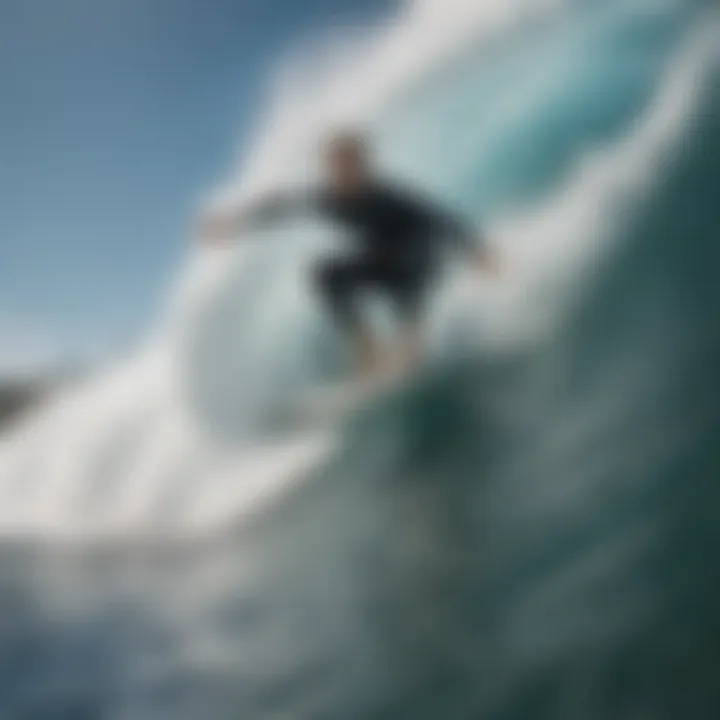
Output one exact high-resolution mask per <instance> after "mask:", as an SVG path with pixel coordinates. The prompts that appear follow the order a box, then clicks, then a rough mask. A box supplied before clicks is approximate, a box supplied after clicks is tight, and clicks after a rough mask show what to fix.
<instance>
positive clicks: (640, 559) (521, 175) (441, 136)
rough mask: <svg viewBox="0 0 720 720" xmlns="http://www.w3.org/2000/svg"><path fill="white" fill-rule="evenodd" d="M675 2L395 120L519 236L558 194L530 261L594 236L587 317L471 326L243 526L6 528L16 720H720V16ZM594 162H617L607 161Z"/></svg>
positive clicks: (528, 47) (550, 46) (409, 141)
mask: <svg viewBox="0 0 720 720" xmlns="http://www.w3.org/2000/svg"><path fill="white" fill-rule="evenodd" d="M654 5H655V4H653V3H648V2H645V3H629V2H623V3H619V2H604V3H590V2H584V3H578V4H577V5H574V6H573V9H572V11H569V12H567V13H563V14H561V15H558V16H554V17H553V18H552V19H551V20H547V22H546V23H544V24H541V25H538V26H537V27H535V28H534V29H532V30H531V29H525V30H523V32H521V33H518V34H517V35H512V36H511V37H509V38H505V39H504V40H503V43H498V44H495V45H493V44H492V43H490V44H489V45H483V46H482V48H475V49H473V48H469V49H468V50H467V52H466V53H465V54H463V55H462V56H461V57H460V58H456V59H455V60H454V61H453V62H452V63H450V64H449V65H443V66H442V67H439V68H437V72H436V73H435V74H434V75H433V76H432V77H429V78H427V79H426V81H425V82H424V83H420V84H418V85H417V86H414V87H413V88H412V89H411V91H409V92H408V93H407V94H406V95H404V96H403V97H402V98H398V99H397V103H396V105H395V106H394V107H393V108H392V109H391V110H390V111H389V112H388V114H387V116H385V117H384V119H383V120H382V121H380V122H379V124H378V128H377V132H378V136H379V140H380V143H381V148H382V152H383V157H384V158H385V159H386V161H387V163H388V164H389V165H391V166H392V167H393V168H394V169H395V170H396V172H398V173H401V174H407V175H411V176H413V177H415V178H419V179H421V180H423V181H424V182H426V183H428V184H430V185H432V186H433V187H434V188H435V189H436V190H437V191H438V192H440V193H442V194H444V195H446V196H447V197H448V198H450V199H454V200H455V201H456V202H458V203H463V204H465V205H466V207H470V205H472V208H474V209H475V210H477V208H481V210H482V212H481V213H480V214H481V215H482V216H483V217H484V218H487V222H488V224H489V226H490V227H495V223H497V227H498V237H501V238H505V237H508V238H509V239H510V241H512V240H515V239H516V235H515V234H514V233H515V231H511V230H512V228H513V227H514V226H513V225H512V221H511V220H507V219H506V218H507V217H508V216H509V217H511V218H512V217H514V216H515V215H517V214H519V213H528V214H529V217H530V220H529V221H528V223H529V225H530V228H531V229H530V231H528V233H527V237H526V236H525V235H522V236H521V239H520V240H522V242H521V241H520V240H516V242H518V247H519V250H518V257H519V258H520V259H523V258H527V257H530V258H534V257H535V255H533V254H532V248H529V249H528V248H527V247H526V245H524V244H523V243H525V242H530V241H533V242H535V243H537V244H540V248H539V250H540V252H539V255H538V258H539V260H538V262H540V261H542V259H543V258H547V257H548V256H549V255H554V254H557V256H558V267H562V266H563V262H562V261H563V259H564V257H565V255H566V254H568V253H570V254H572V252H574V251H575V250H574V249H575V248H576V245H572V244H571V245H560V246H558V245H556V244H554V243H553V242H549V241H548V233H550V232H551V231H554V232H557V233H558V234H562V233H566V234H567V235H568V237H569V238H570V240H573V239H574V238H578V242H579V239H582V238H589V239H588V240H587V246H588V247H590V248H591V250H590V251H588V252H589V259H588V257H587V256H586V255H587V252H586V253H585V255H583V257H584V260H583V262H579V261H578V262H577V263H575V264H573V265H572V266H571V268H570V271H569V280H566V281H563V283H560V282H559V281H558V282H555V283H551V285H552V290H553V292H552V293H550V295H551V296H552V297H553V299H554V300H555V301H556V302H557V303H560V304H561V305H562V308H563V312H561V313H556V314H553V322H552V323H549V324H546V325H545V324H543V325H542V326H541V327H542V332H540V333H538V332H534V333H531V338H532V341H528V340H527V338H524V336H523V338H524V341H523V342H514V343H511V344H510V345H507V346H505V345H502V346H501V347H500V349H497V350H495V351H494V352H492V353H487V352H480V351H479V349H478V347H477V346H476V345H474V344H473V343H472V342H471V341H469V340H468V336H469V335H471V333H470V329H471V328H472V327H473V323H474V322H475V320H476V318H475V316H474V315H473V313H464V314H463V313H456V314H454V315H452V318H453V324H452V328H445V331H446V332H448V333H449V335H450V336H451V337H453V338H455V339H456V340H457V345H458V347H460V346H462V345H463V342H465V343H466V346H467V352H465V353H461V352H458V353H457V354H456V355H454V356H453V357H451V358H449V359H445V360H444V361H443V362H438V363H435V364H434V365H433V366H432V368H431V369H430V370H428V371H427V372H426V373H425V374H424V375H423V376H422V377H420V378H418V379H417V380H416V381H415V382H414V383H413V384H412V385H411V386H410V387H408V388H406V389H404V390H402V391H400V392H399V393H397V394H395V395H392V396H390V397H387V398H385V399H383V400H381V401H379V402H378V403H377V404H376V405H374V406H373V407H370V408H369V409H368V410H367V411H366V412H365V413H363V414H362V415H361V416H359V417H357V418H356V419H355V420H354V421H353V422H352V423H351V425H350V426H349V427H347V428H345V429H344V430H343V433H342V442H341V450H340V451H339V452H338V453H337V454H336V455H334V456H333V458H332V459H331V460H329V461H328V462H326V463H325V464H324V465H323V466H322V467H320V468H317V469H313V470H311V471H306V472H305V473H304V475H306V477H305V479H304V482H302V483H298V484H297V485H296V486H295V487H294V488H293V489H292V491H291V492H288V493H287V494H286V495H285V496H284V497H283V498H282V501H281V502H278V503H276V504H275V505H273V506H272V508H271V509H269V510H267V511H259V512H257V514H256V515H255V516H252V517H249V518H248V517H245V518H243V521H242V522H240V521H238V522H237V523H236V524H234V525H233V526H232V527H230V528H229V529H227V530H226V531H224V532H222V533H216V534H215V535H211V536H209V537H207V538H205V539H203V540H198V539H195V540H192V539H186V540H173V541H169V540H167V541H163V542H156V543H148V542H141V541H139V540H138V541H135V542H132V541H123V542H117V541H112V542H110V541H106V542H101V541H99V540H98V541H95V542H90V543H86V544H81V545H77V544H75V545H72V544H71V545H67V546H64V545H59V544H58V543H48V541H47V540H42V539H41V540H27V539H19V538H18V539H14V540H10V539H8V540H5V541H3V544H2V546H0V588H2V592H1V593H0V711H1V712H0V714H4V716H7V717H9V718H13V719H14V718H19V719H24V718H53V719H54V718H72V719H73V720H74V719H75V718H78V719H82V718H90V719H94V718H132V719H135V718H138V719H145V718H154V719H160V718H172V719H173V720H176V719H182V718H188V719H193V720H194V719H195V718H202V719H203V720H204V719H213V718H219V719H220V718H221V719H224V718H242V719H245V718H258V719H263V720H264V719H265V718H273V719H274V718H292V719H293V720H296V719H299V720H302V719H305V718H308V719H312V720H315V719H316V718H317V719H320V718H328V719H336V718H340V719H345V718H348V719H351V718H393V719H394V720H395V719H402V718H408V719H409V718H412V719H413V720H415V719H422V718H433V719H434V718H442V719H443V720H444V719H446V718H450V719H452V718H458V719H461V720H464V719H465V718H468V719H471V718H479V717H481V718H498V719H508V720H511V719H512V720H516V719H517V720H524V719H525V718H533V720H536V719H537V720H541V719H542V718H548V719H553V720H554V719H556V718H557V719H558V720H562V719H565V718H568V719H572V720H576V719H578V718H589V719H593V720H594V719H595V718H597V719H600V718H603V719H604V718H614V719H624V718H628V719H629V718H640V717H642V718H653V719H654V718H663V719H664V718H668V719H673V720H674V719H675V718H693V719H704V718H707V719H708V720H710V719H711V718H716V717H718V714H719V712H720V696H718V691H717V677H718V673H719V672H720V644H719V641H720V638H718V634H717V628H718V627H720V622H719V621H720V617H718V613H719V611H718V608H719V607H720V603H719V602H718V582H717V571H716V565H717V563H716V561H715V554H716V552H717V549H718V547H720V542H719V541H720V530H718V527H720V526H719V525H718V523H717V513H718V507H720V485H718V482H717V479H718V476H719V475H720V451H719V450H718V434H719V432H720V407H719V406H718V403H717V397H718V394H719V393H720V387H718V380H717V379H716V376H717V368H718V366H719V361H720V330H719V329H718V328H720V325H719V324H718V322H717V308H718V307H720V297H718V295H719V294H720V286H719V285H718V283H717V278H716V274H717V273H716V269H717V267H718V262H720V249H718V247H719V246H718V243H717V227H718V224H719V223H718V221H720V206H719V205H718V202H717V192H718V189H719V188H720V133H719V132H718V122H717V118H718V117H720V80H719V78H720V75H719V74H718V66H717V63H716V64H715V65H714V68H715V70H714V71H712V70H711V71H709V72H706V73H704V74H703V83H702V86H701V91H700V92H699V94H698V96H699V99H697V101H693V102H692V103H691V102H690V100H689V99H688V97H686V96H685V95H684V94H682V93H680V94H677V95H676V94H675V93H674V92H670V94H669V95H668V92H669V91H668V88H671V89H672V87H674V85H673V81H672V79H671V78H672V76H673V72H674V70H673V69H674V68H676V67H677V66H679V65H682V61H681V60H679V59H678V58H681V57H683V56H684V55H683V53H684V50H683V49H684V48H686V47H687V43H688V42H690V43H691V46H692V43H693V42H694V41H692V38H693V37H694V35H693V33H694V32H695V31H696V30H697V29H698V27H699V26H704V27H705V28H706V29H707V28H710V30H712V27H713V26H712V25H711V18H712V15H711V14H710V13H709V12H708V11H713V10H714V12H715V16H717V8H714V7H713V6H712V5H711V4H709V3H707V4H701V3H696V4H691V3H665V4H664V10H663V11H662V12H659V11H655V12H650V10H649V8H652V7H654ZM643 7H644V8H645V11H641V10H640V8H643ZM704 12H705V13H707V14H703V13H704ZM715 20H717V17H715ZM714 37H717V34H715V36H714ZM489 57H491V58H492V62H489V60H488V58H489ZM689 67H690V70H689V72H688V73H686V74H682V73H681V74H680V76H679V77H680V81H681V82H678V83H677V85H678V87H680V88H683V87H686V86H687V85H688V83H689V82H690V81H691V80H692V79H693V78H697V79H698V80H699V78H700V73H699V71H698V72H696V71H695V70H694V69H693V68H694V66H692V64H691V65H690V66H689ZM518 84H522V87H521V90H522V92H519V93H518V92H517V88H518ZM511 91H514V92H511ZM667 97H670V99H671V100H673V98H675V100H673V101H672V102H664V101H663V98H666V99H667ZM518 103H519V105H518ZM666 106H667V107H669V108H670V110H672V112H668V113H665V112H664V111H663V112H659V111H657V109H658V108H660V109H662V108H663V107H666ZM678 106H679V108H680V109H679V110H677V108H678ZM673 109H674V110H673ZM656 111H657V112H656ZM676 116H677V117H678V118H680V120H682V121H683V122H685V121H688V120H689V123H688V124H685V125H683V126H682V127H681V128H680V130H679V131H678V130H677V128H675V129H674V130H673V126H674V125H676V124H677V122H675V120H674V119H673V118H675V117H676ZM648 138H650V139H651V140H652V139H653V138H657V142H655V141H653V142H650V141H649V140H648ZM645 145H646V146H647V149H646V151H643V152H640V150H639V148H641V147H644V146H645ZM618 148H619V150H618ZM411 151H412V152H411ZM587 153H590V154H592V155H594V156H595V157H599V158H601V159H603V158H604V159H605V162H606V165H607V167H608V170H607V171H606V174H605V175H606V176H607V177H608V178H609V179H608V180H606V181H602V182H601V181H592V182H588V181H587V180H583V177H587V176H584V175H583V174H582V173H581V172H580V170H581V168H582V162H583V161H582V158H583V157H585V156H586V154H587ZM648 158H650V160H652V162H650V160H649V159H648ZM624 161H627V163H628V165H629V168H625V165H624ZM640 165H643V166H645V165H646V166H647V168H646V171H645V172H643V173H641V174H640V176H639V177H640V180H638V176H637V174H636V171H637V168H638V166H640ZM605 175H604V176H603V177H605ZM638 185H639V186H641V189H642V191H639V190H638ZM573 188H574V189H575V191H576V192H577V196H576V195H574V194H573ZM564 198H565V199H564ZM543 213H545V215H550V216H551V218H553V217H557V218H558V219H557V220H553V221H552V222H547V223H546V224H544V221H542V217H545V215H544V214H543ZM536 215H538V217H540V218H541V219H539V220H538V219H537V218H536ZM568 218H570V219H568ZM505 223H510V224H509V225H506V224H505ZM507 228H511V229H510V230H508V229H507ZM538 228H539V229H538ZM528 238H529V239H528ZM590 238H595V240H593V241H592V242H591V240H590ZM551 239H552V238H551ZM568 242H570V241H568ZM546 243H547V244H546ZM593 243H595V244H593ZM523 253H525V254H523ZM552 277H556V276H552ZM539 285H540V287H539V289H538V287H536V286H535V285H529V286H528V287H527V288H525V286H523V288H524V292H522V293H520V294H519V295H517V296H516V295H513V296H512V298H511V300H512V302H511V303H510V310H509V311H507V312H508V313H509V315H508V317H511V318H515V317H516V314H517V313H518V312H520V313H521V314H525V313H527V312H529V310H528V308H530V309H532V308H538V307H540V306H542V305H543V304H544V303H545V302H546V296H547V291H546V288H545V287H544V286H543V283H540V284H539ZM559 285H562V286H563V287H565V285H567V288H566V291H565V292H563V293H561V298H559V299H558V298H555V296H554V291H555V290H557V287H556V286H559ZM525 291H526V292H525ZM526 295H527V297H526ZM453 297H454V295H453V288H452V287H448V288H447V289H446V297H445V300H444V301H443V300H442V299H441V302H446V303H447V304H448V305H453V304H459V303H460V300H457V299H453ZM528 298H529V299H528ZM551 305H552V307H555V305H554V304H551ZM531 315H532V314H531ZM248 322H249V320H248ZM531 325H532V326H533V327H534V324H533V323H531ZM193 407H194V408H195V410H196V412H197V413H198V416H199V417H201V418H204V419H205V420H207V422H208V425H209V426H210V427H223V428H224V429H226V430H227V429H228V427H229V426H231V425H232V422H231V420H232V418H231V419H230V420H229V419H228V417H227V416H226V415H225V414H224V413H223V412H216V414H215V415H213V411H217V408H218V405H217V404H213V403H212V402H209V403H207V404H206V405H197V406H193Z"/></svg>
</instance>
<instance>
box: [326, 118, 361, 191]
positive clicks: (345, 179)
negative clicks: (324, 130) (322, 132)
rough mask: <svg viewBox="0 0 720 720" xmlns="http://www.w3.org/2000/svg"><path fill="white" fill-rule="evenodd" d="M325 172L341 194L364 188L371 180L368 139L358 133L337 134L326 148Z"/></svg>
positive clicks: (330, 137) (331, 183)
mask: <svg viewBox="0 0 720 720" xmlns="http://www.w3.org/2000/svg"><path fill="white" fill-rule="evenodd" d="M324 162H325V171H326V173H327V178H328V182H329V183H330V185H331V186H332V187H333V188H334V189H336V190H339V191H340V192H353V191H355V190H358V189H360V188H362V187H363V186H364V185H365V184H366V183H367V181H368V180H369V178H370V152H369V148H368V141H367V138H366V137H365V136H364V135H362V134H360V133H357V132H351V131H341V132H335V133H333V134H332V135H330V136H329V137H328V139H327V140H326V143H325V148H324Z"/></svg>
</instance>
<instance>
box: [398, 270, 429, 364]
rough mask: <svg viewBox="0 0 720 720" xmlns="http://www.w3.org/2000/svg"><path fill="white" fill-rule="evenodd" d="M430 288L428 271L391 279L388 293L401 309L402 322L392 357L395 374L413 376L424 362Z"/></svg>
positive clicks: (399, 309) (400, 318)
mask: <svg viewBox="0 0 720 720" xmlns="http://www.w3.org/2000/svg"><path fill="white" fill-rule="evenodd" d="M428 285H429V283H428V282H427V274H426V273H424V272H409V273H401V274H399V275H398V276H397V277H394V278H391V282H390V283H389V286H388V291H389V293H390V295H391V297H392V299H393V300H394V302H395V304H396V306H397V309H398V315H399V320H400V329H399V331H398V339H397V342H396V343H395V349H394V351H393V357H392V371H393V372H395V373H400V374H406V373H409V372H411V371H412V370H413V369H414V368H415V367H417V366H418V365H419V364H420V361H421V360H422V354H423V321H424V316H425V302H426V297H427V292H428Z"/></svg>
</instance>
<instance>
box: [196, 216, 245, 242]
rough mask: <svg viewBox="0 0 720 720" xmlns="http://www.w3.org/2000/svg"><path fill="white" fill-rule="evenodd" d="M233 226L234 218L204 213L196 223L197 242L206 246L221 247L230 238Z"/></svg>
mask: <svg viewBox="0 0 720 720" xmlns="http://www.w3.org/2000/svg"><path fill="white" fill-rule="evenodd" d="M235 225H236V223H235V218H234V217H233V216H232V215H230V214H229V213H224V212H211V213H204V214H203V215H201V216H200V220H199V222H198V228H197V236H198V240H199V241H200V242H201V243H204V244H206V245H223V244H225V243H226V242H227V241H228V240H229V239H230V237H231V236H232V234H233V231H234V229H235Z"/></svg>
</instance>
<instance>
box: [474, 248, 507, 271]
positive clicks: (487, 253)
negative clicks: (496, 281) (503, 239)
mask: <svg viewBox="0 0 720 720" xmlns="http://www.w3.org/2000/svg"><path fill="white" fill-rule="evenodd" d="M474 265H475V267H476V268H477V269H478V270H479V271H480V272H482V273H483V274H484V275H492V276H493V277H500V276H501V275H502V273H503V264H502V260H501V258H500V254H499V253H498V252H497V250H495V249H494V248H492V247H489V246H485V247H483V248H482V249H481V250H478V252H477V253H476V255H475V262H474Z"/></svg>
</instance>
